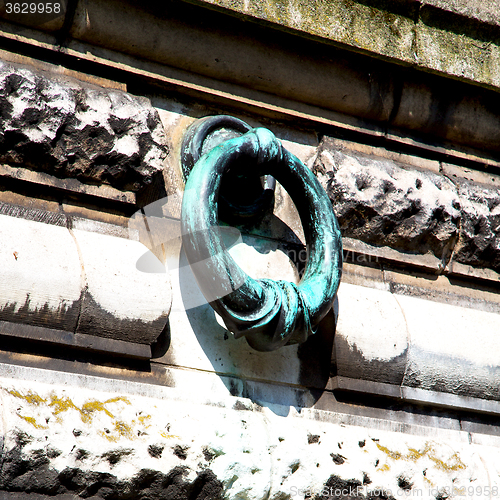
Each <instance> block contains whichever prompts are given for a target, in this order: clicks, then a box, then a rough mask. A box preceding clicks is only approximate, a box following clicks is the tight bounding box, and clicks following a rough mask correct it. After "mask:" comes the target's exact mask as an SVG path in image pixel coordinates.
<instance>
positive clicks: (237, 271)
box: [182, 128, 342, 351]
mask: <svg viewBox="0 0 500 500" xmlns="http://www.w3.org/2000/svg"><path fill="white" fill-rule="evenodd" d="M241 164H243V165H245V167H247V166H248V165H251V166H252V168H253V169H254V172H255V175H257V176H263V175H266V174H269V175H272V176H273V177H275V178H276V179H277V180H278V181H279V182H280V183H281V184H282V186H283V187H284V188H285V189H286V190H287V192H288V193H289V194H290V196H291V198H292V200H293V201H294V203H295V205H296V206H297V209H298V211H299V215H300V219H301V222H302V226H303V229H304V234H305V237H306V243H307V247H308V254H309V255H308V261H307V265H306V268H305V271H304V274H303V276H302V279H301V280H300V283H299V284H298V285H296V284H294V283H290V282H287V281H273V280H269V279H253V278H251V277H249V276H248V275H247V274H246V273H244V272H243V270H242V269H241V268H240V267H239V266H238V265H237V264H236V262H235V261H234V260H233V258H232V257H231V256H230V255H229V253H228V252H227V250H226V248H225V247H224V244H223V242H222V241H221V238H220V229H219V221H218V196H219V190H220V187H221V182H222V179H223V177H224V175H226V174H227V172H228V171H230V170H235V169H236V170H237V169H238V166H239V165H241ZM182 241H183V245H184V249H185V252H186V256H187V258H188V261H189V263H190V265H191V268H192V270H193V273H194V275H195V278H196V280H197V282H198V285H199V286H200V289H201V291H202V292H203V294H204V295H205V297H206V298H207V301H208V302H209V303H210V304H211V306H212V307H213V308H214V309H215V311H217V313H218V314H219V315H220V316H221V317H222V319H223V320H224V322H225V324H226V326H227V328H228V330H230V331H231V332H233V333H234V335H235V337H236V338H239V337H241V336H245V337H246V339H247V341H248V343H249V344H250V345H251V346H252V347H253V348H254V349H256V350H259V351H271V350H274V349H277V348H279V347H281V346H283V345H285V344H291V343H300V342H304V341H305V340H306V339H307V338H308V337H309V335H311V334H312V333H314V329H315V327H316V326H317V325H318V323H319V322H320V321H321V319H322V318H323V317H324V316H325V315H326V313H327V312H328V310H329V309H330V307H331V305H332V303H333V300H334V298H335V294H336V292H337V289H338V286H339V282H340V277H341V271H342V242H341V235H340V230H339V226H338V223H337V219H336V217H335V215H334V213H333V210H332V206H331V202H330V200H329V198H328V196H327V195H326V193H325V191H324V190H323V188H322V187H321V185H320V184H319V182H318V180H317V179H316V177H315V176H314V175H313V174H312V172H310V170H309V169H308V168H307V167H306V166H305V165H304V164H303V163H302V162H301V161H300V160H299V159H298V158H296V157H295V156H294V155H293V154H291V153H290V152H289V151H287V150H286V149H285V148H283V147H282V145H281V143H280V142H279V141H278V139H276V137H275V136H274V135H273V134H272V132H270V131H269V130H267V129H264V128H257V129H253V130H251V131H249V132H247V133H246V134H244V135H242V136H240V137H237V138H234V139H230V140H228V141H226V142H223V143H222V144H220V145H219V146H217V147H215V148H214V149H212V150H211V151H209V152H208V153H206V154H204V155H203V156H202V157H201V158H200V159H199V160H198V161H197V163H196V165H195V166H194V168H193V170H192V171H191V173H190V175H189V178H188V180H187V183H186V190H185V193H184V198H183V202H182ZM221 283H222V285H221ZM214 287H219V289H218V291H217V295H216V298H214V292H213V290H214Z"/></svg>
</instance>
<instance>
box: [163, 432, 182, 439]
mask: <svg viewBox="0 0 500 500" xmlns="http://www.w3.org/2000/svg"><path fill="white" fill-rule="evenodd" d="M160 436H161V437H163V438H165V439H174V438H175V439H180V438H179V436H176V435H175V434H167V433H166V432H163V431H162V432H160Z"/></svg>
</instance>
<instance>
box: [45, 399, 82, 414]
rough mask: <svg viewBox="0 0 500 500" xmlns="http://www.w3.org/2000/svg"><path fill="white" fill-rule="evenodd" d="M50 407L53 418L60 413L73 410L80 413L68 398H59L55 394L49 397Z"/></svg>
mask: <svg viewBox="0 0 500 500" xmlns="http://www.w3.org/2000/svg"><path fill="white" fill-rule="evenodd" d="M49 406H50V407H53V408H54V410H52V414H53V415H54V416H56V415H58V414H59V413H62V412H64V411H68V410H69V409H73V410H76V411H80V409H79V408H78V407H77V406H76V405H75V404H74V403H73V401H71V399H69V398H59V397H57V396H56V395H55V394H52V395H51V396H50V403H49Z"/></svg>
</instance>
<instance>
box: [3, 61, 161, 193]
mask: <svg viewBox="0 0 500 500" xmlns="http://www.w3.org/2000/svg"><path fill="white" fill-rule="evenodd" d="M0 110H1V121H0V162H4V163H9V164H11V165H18V166H23V167H27V168H29V169H32V170H37V171H42V172H47V173H50V174H52V175H55V176H57V177H63V178H64V177H72V178H76V179H78V180H80V181H82V182H85V183H90V184H102V183H106V184H110V185H111V186H113V187H116V188H118V189H122V190H132V191H137V190H139V189H141V188H142V187H143V186H145V185H147V184H149V183H151V182H152V180H153V178H154V177H155V175H158V174H159V173H160V172H161V168H162V164H163V161H164V159H165V157H166V155H167V146H166V141H165V136H164V131H163V127H162V124H161V121H160V119H159V116H158V113H157V112H156V110H155V109H154V108H153V107H152V106H151V103H150V102H149V101H148V100H147V99H145V98H143V97H136V96H132V95H130V94H127V93H124V92H120V91H116V90H109V89H102V88H99V87H94V86H88V85H87V86H83V84H81V83H80V82H77V81H74V80H70V79H68V78H65V79H63V78H54V76H53V75H51V76H50V78H49V77H47V76H46V75H45V74H43V73H41V72H40V73H37V72H34V71H32V70H30V69H27V68H23V67H20V66H15V65H12V64H6V63H1V64H0Z"/></svg>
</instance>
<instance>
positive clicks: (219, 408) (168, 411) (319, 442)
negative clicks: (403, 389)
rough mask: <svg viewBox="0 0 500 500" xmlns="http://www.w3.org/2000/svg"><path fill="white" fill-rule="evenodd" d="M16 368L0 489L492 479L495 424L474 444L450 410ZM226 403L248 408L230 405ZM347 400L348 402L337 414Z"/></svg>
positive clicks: (231, 495) (201, 493)
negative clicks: (323, 401)
mask: <svg viewBox="0 0 500 500" xmlns="http://www.w3.org/2000/svg"><path fill="white" fill-rule="evenodd" d="M0 368H1V366H0ZM6 371H7V367H5V368H4V369H3V373H4V374H5V372H6ZM14 371H15V370H14ZM178 371H179V372H180V373H182V374H187V372H188V371H187V370H178ZM44 372H45V373H44ZM17 373H18V374H19V375H23V379H19V378H18V379H15V378H14V379H13V378H8V377H5V376H2V377H0V387H1V390H0V397H1V398H2V405H1V407H0V416H1V419H0V425H1V426H2V427H1V429H0V435H1V436H2V437H3V438H4V442H3V447H2V452H1V457H2V462H3V466H2V467H1V469H0V471H1V472H0V474H1V475H0V497H2V495H3V494H4V492H11V493H15V492H22V493H31V494H39V495H45V497H38V496H37V495H34V496H33V498H34V499H38V498H40V499H43V498H46V497H48V496H52V495H54V496H55V497H56V498H57V496H60V497H61V500H62V498H63V497H62V495H64V494H66V495H74V497H76V498H78V497H80V498H95V499H96V500H98V499H101V498H107V499H110V500H111V499H114V500H129V499H135V498H137V499H143V500H146V499H149V500H157V499H158V500H160V499H164V500H165V499H172V500H173V499H176V500H197V499H198V500H212V499H213V500H215V499H218V498H225V499H226V500H266V499H267V500H269V499H287V498H288V499H290V498H297V499H300V500H303V499H304V498H311V499H317V498H321V496H322V497H323V498H324V499H326V498H329V499H330V498H331V499H333V498H336V499H337V498H338V499H340V498H343V499H345V498H347V497H348V496H349V492H348V493H345V492H342V490H343V489H344V488H349V487H351V488H352V491H351V493H353V494H352V498H353V500H355V498H359V497H361V498H363V499H367V500H368V499H372V498H385V499H388V498H390V497H391V496H392V497H394V498H403V495H404V492H405V491H407V490H408V489H409V488H411V491H412V495H414V496H418V497H419V498H424V499H435V498H436V497H437V494H438V490H444V488H450V487H456V488H457V490H460V491H463V490H464V489H466V488H467V487H468V486H470V485H471V483H472V484H473V485H474V487H476V486H479V485H482V486H483V487H484V486H485V485H488V486H490V487H493V486H495V487H497V488H498V486H500V479H499V478H500V476H499V475H498V472H499V471H498V464H499V463H500V462H499V461H498V458H499V455H500V452H499V448H498V447H495V446H494V445H496V444H497V443H498V437H495V436H491V435H489V436H487V435H486V434H483V436H484V439H485V440H486V439H487V440H488V442H487V443H485V444H487V445H486V446H485V445H478V444H472V443H471V434H472V438H473V439H474V440H477V439H482V437H481V435H480V433H479V432H478V431H477V430H476V431H473V432H472V433H471V434H469V433H468V432H466V431H462V430H460V420H459V419H457V418H455V419H453V418H449V417H446V416H443V418H442V419H440V418H438V417H437V416H433V417H429V418H428V419H427V420H426V422H427V424H424V419H423V418H422V416H419V415H418V414H410V415H407V416H406V418H405V417H404V416H398V419H396V420H399V421H392V422H391V419H394V417H395V414H394V413H393V412H392V411H388V412H386V413H385V415H386V419H381V418H380V417H381V414H380V412H379V413H376V412H375V413H374V412H373V411H372V412H371V413H369V412H368V413H365V414H364V415H363V414H360V411H362V409H361V407H360V406H357V408H352V405H345V406H344V407H343V409H342V408H341V407H340V406H337V407H336V408H337V410H338V411H324V410H321V409H318V408H308V407H302V408H294V406H293V405H290V401H288V403H287V404H285V405H283V406H282V405H278V404H274V405H260V404H257V403H256V402H255V398H256V397H258V395H257V394H255V395H254V396H253V399H254V400H253V401H252V400H251V399H243V398H236V399H235V398H234V397H231V396H230V395H229V392H228V390H227V389H226V392H225V395H224V396H223V395H222V394H221V393H220V392H217V393H216V392H215V390H206V388H202V387H200V386H199V385H196V384H192V385H191V386H190V389H189V390H187V389H186V387H180V386H176V387H165V386H151V385H148V384H144V383H136V384H134V383H132V382H130V381H118V380H110V379H107V380H106V379H104V378H102V377H91V376H90V377H89V376H82V375H77V374H70V373H59V372H50V371H45V370H33V369H30V368H24V369H20V368H18V369H17ZM9 374H10V375H13V370H12V367H11V369H9ZM199 375H200V376H202V377H206V376H208V374H207V373H201V372H199ZM35 377H36V380H33V378H35ZM41 380H43V382H42V381H41ZM99 388H100V389H101V390H99ZM103 388H106V389H107V391H108V392H104V391H102V389H103ZM124 390H125V391H124ZM280 390H283V387H282V386H281V387H280ZM236 402H239V403H240V405H239V406H240V407H241V406H245V408H246V409H245V410H241V409H235V408H234V406H235V403H236ZM347 407H349V408H351V411H352V412H353V413H348V412H347V413H344V412H343V411H345V410H346V408H347ZM355 415H358V417H355ZM377 415H378V418H377ZM374 417H375V418H374ZM387 417H388V418H387ZM438 420H440V421H439V422H438ZM430 422H433V423H434V425H432V424H430ZM75 430H78V431H79V432H75ZM490 432H491V430H490ZM152 444H154V445H161V446H164V451H163V453H162V454H161V456H159V457H154V456H151V454H150V453H149V449H150V445H152ZM492 445H493V446H492ZM177 446H179V447H182V448H186V447H189V449H188V452H187V454H186V458H185V459H183V458H180V457H178V456H176V455H175V454H174V450H175V449H176V447H177ZM82 450H84V451H85V453H83V452H82ZM339 490H340V491H339ZM400 490H402V491H400ZM434 490H435V493H433V492H432V491H434ZM354 493H357V494H356V495H355V494H354ZM382 493H384V494H382ZM56 495H57V496H56ZM5 498H7V499H8V498H16V497H15V496H10V495H9V496H6V497H5ZM18 498H23V496H20V497H18ZM442 498H443V497H442ZM65 500H66V499H65Z"/></svg>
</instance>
